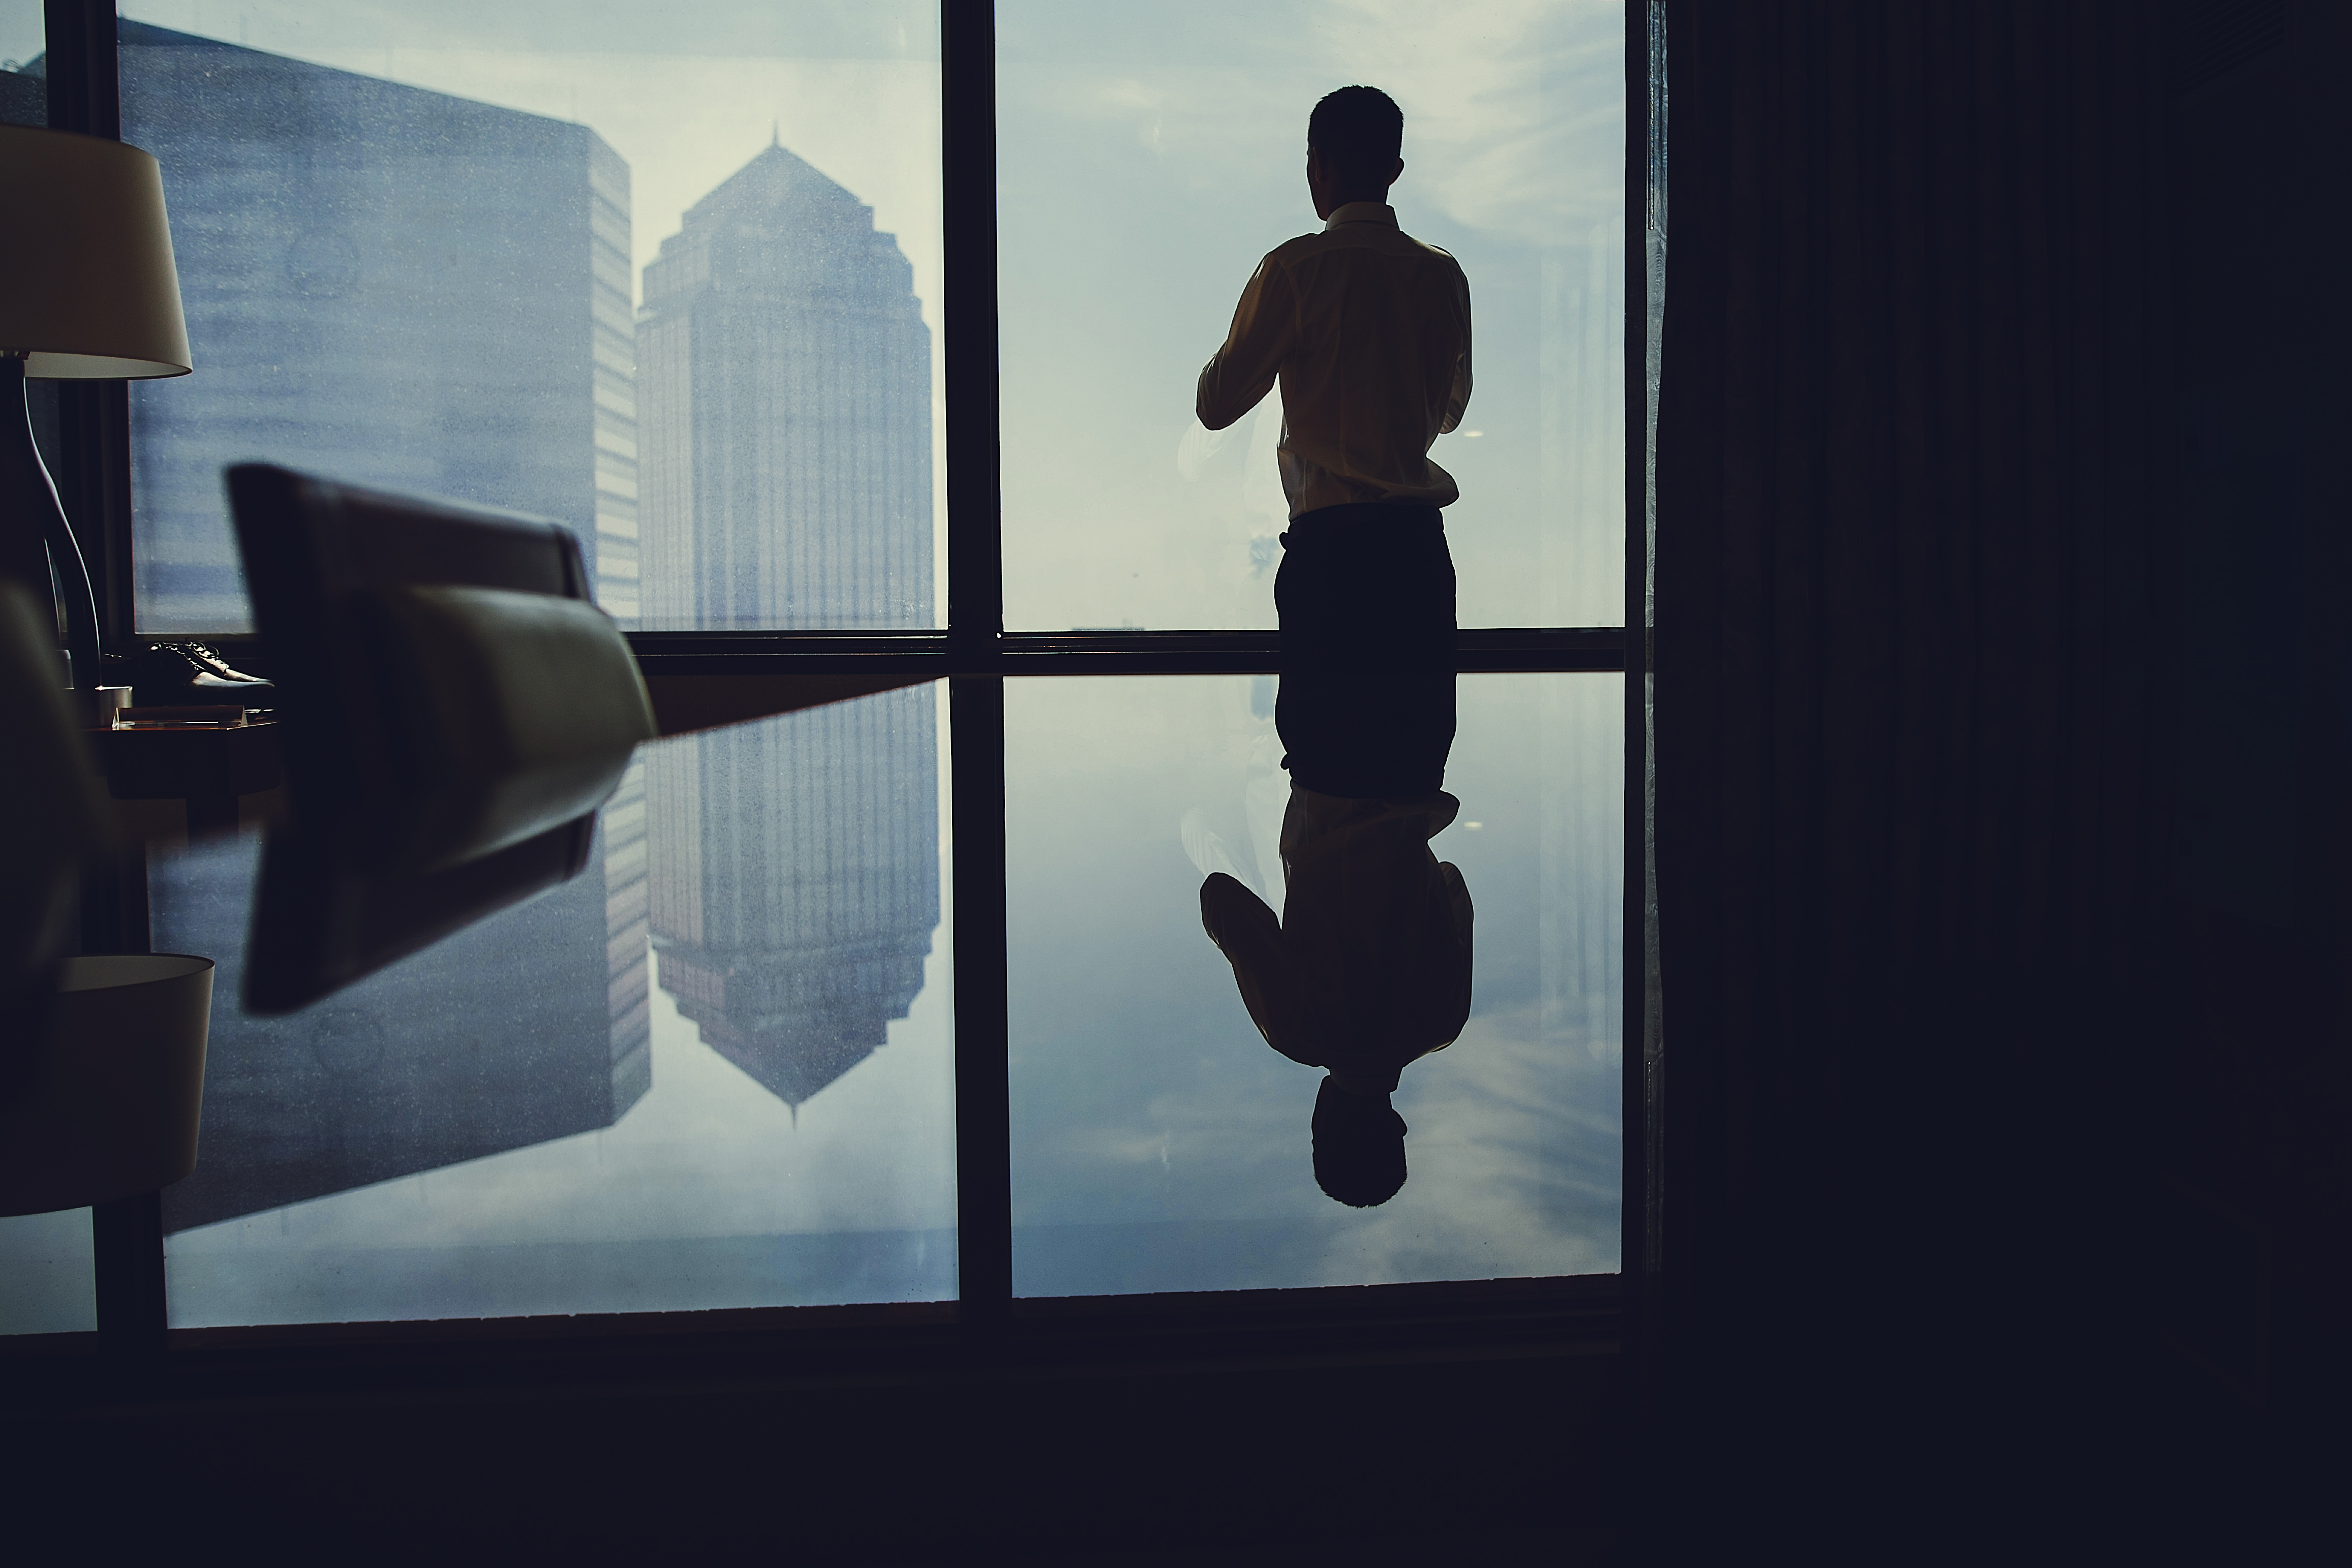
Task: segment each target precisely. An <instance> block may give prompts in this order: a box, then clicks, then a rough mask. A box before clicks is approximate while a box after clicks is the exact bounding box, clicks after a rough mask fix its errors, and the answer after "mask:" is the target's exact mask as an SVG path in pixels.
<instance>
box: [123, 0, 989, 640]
mask: <svg viewBox="0 0 2352 1568" xmlns="http://www.w3.org/2000/svg"><path fill="white" fill-rule="evenodd" d="M938 56H939V47H938V15H937V12H936V10H935V9H932V8H929V7H925V6H923V5H895V6H894V5H867V6H859V7H823V8H818V7H805V6H782V7H779V6H774V5H755V4H735V5H720V4H708V5H688V6H677V7H663V8H659V9H645V8H629V7H617V6H607V7H597V8H593V9H591V10H587V11H583V9H582V8H581V7H579V6H576V5H570V4H562V3H554V0H551V3H549V4H542V5H497V6H488V7H485V6H479V5H461V4H454V3H448V4H427V5H402V6H398V7H391V8H387V7H383V6H377V5H346V4H332V3H330V4H320V5H255V6H239V7H236V8H235V10H234V11H231V10H230V9H229V8H227V7H224V6H221V5H205V4H203V3H201V0H178V3H176V4H175V3H173V0H132V3H131V4H127V5H124V6H123V7H122V21H121V80H122V100H123V134H124V137H125V138H126V139H127V140H129V141H133V142H135V143H137V144H138V145H140V146H142V147H145V148H147V149H148V150H149V151H150V152H153V153H154V154H155V155H156V156H157V158H158V159H160V160H161V161H162V162H163V178H164V181H165V184H166V186H167V188H168V190H169V193H170V194H169V201H170V204H171V211H172V228H173V246H174V247H175V249H176V251H177V253H178V258H179V265H180V273H181V283H182V295H183V298H184V300H185V303H186V307H187V314H188V335H189V341H190V345H191V347H192V349H193V350H194V355H195V359H196V362H197V367H198V371H197V374H196V375H195V376H194V377H191V378H188V379H186V380H185V381H184V382H180V383H176V384H174V385H172V386H169V387H165V386H161V385H154V386H147V385H142V386H140V387H138V388H136V389H135V390H134V392H133V399H134V403H133V426H132V429H133V447H132V452H133V481H134V487H133V496H134V501H133V516H134V518H135V524H136V530H137V532H136V541H137V563H138V565H137V590H138V592H137V600H138V615H139V623H140V627H141V629H142V630H143V631H148V632H159V633H160V632H205V631H211V632H222V631H234V630H241V629H243V628H244V627H245V625H246V624H247V620H246V611H245V601H244V594H243V590H242V587H241V585H240V580H239V575H238V571H237V567H236V549H235V547H234V544H233V542H232V540H231V538H230V536H229V530H228V524H227V518H226V508H225V504H224V498H223V496H222V493H221V486H220V482H219V473H220V469H221V466H222V465H224V464H225V463H229V462H235V461H239V460H245V459H256V458H258V459H262V460H267V461H274V462H282V463H286V464H288V465H293V466H299V467H304V468H309V469H312V470H316V471H320V472H324V473H330V474H334V475H337V476H341V477H342V478H344V479H347V480H350V481H352V482H354V483H361V484H373V485H382V486H388V487H392V488H397V489H404V490H412V491H425V492H428V493H433V494H437V495H444V496H449V497H456V498H457V499H461V500H466V501H471V502H477V503H483V504H488V505H492V506H499V507H513V508H515V509H517V510H520V511H524V512H530V513H532V514H535V515H538V516H541V517H554V518H557V519H559V520H560V521H562V522H564V523H567V524H569V525H571V526H572V528H574V529H575V530H576V531H577V532H578V533H579V534H580V537H581V538H582V540H583V542H584V543H587V544H588V545H589V547H590V553H591V559H592V564H593V567H594V569H595V571H596V574H597V597H598V599H599V601H601V602H603V603H604V606H605V607H606V608H607V609H608V610H610V611H611V612H613V613H614V615H616V616H618V617H620V618H621V619H622V620H623V622H625V624H628V625H632V626H644V627H648V628H679V629H704V628H755V627H791V628H824V629H856V630H877V629H888V628H907V627H924V626H930V625H934V624H936V623H937V622H938V621H939V619H940V590H941V587H942V584H941V583H940V572H939V571H938V570H936V560H937V558H938V556H939V553H940V546H941V541H942V539H943V538H944V528H945V511H944V506H943V503H942V501H941V496H942V494H943V491H942V486H941V482H940V462H939V459H938V448H939V445H940V440H941V428H942V423H943V421H942V418H941V415H940V408H939V406H938V394H937V391H936V389H937V386H938V377H937V375H936V373H935V369H936V361H937V350H936V339H937V335H938V332H939V329H940V307H941V299H940V296H941V285H940V121H939V106H940V90H939V65H938Z"/></svg>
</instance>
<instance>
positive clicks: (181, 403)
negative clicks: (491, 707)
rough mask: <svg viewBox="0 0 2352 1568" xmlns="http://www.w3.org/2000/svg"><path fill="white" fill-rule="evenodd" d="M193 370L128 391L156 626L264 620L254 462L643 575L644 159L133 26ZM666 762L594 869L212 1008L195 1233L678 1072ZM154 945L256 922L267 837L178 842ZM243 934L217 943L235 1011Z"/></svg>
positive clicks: (483, 110) (200, 938)
mask: <svg viewBox="0 0 2352 1568" xmlns="http://www.w3.org/2000/svg"><path fill="white" fill-rule="evenodd" d="M121 79H122V97H123V115H124V131H125V137H126V139H127V140H129V141H133V142H135V143H136V144H138V145H140V146H142V147H144V148H146V149H147V150H148V151H149V152H152V153H154V154H155V156H156V158H157V159H158V160H159V161H160V162H161V163H162V165H163V183H164V191H165V200H166V203H167V204H168V206H169V209H170V213H171V219H172V241H173V249H174V251H175V253H176V256H177V261H178V266H179V272H180V284H181V295H182V298H183V300H184V304H185V308H186V312H187V320H188V336H189V340H190V344H191V347H192V348H193V350H194V357H195V362H196V373H195V374H194V375H192V376H187V377H183V378H180V379H179V380H176V381H174V382H172V383H171V384H170V386H169V388H168V390H167V389H166V388H164V387H163V386H162V385H161V384H158V383H140V384H136V385H134V388H133V392H132V399H133V402H132V483H133V521H134V528H135V529H136V531H137V538H136V558H137V560H138V565H139V574H140V575H139V581H138V585H137V589H138V612H139V620H140V629H141V630H142V632H149V633H160V632H223V631H233V630H237V629H240V628H242V627H243V626H245V625H246V624H247V612H246V604H245V595H244V591H243V587H242V584H241V580H240V574H239V572H238V569H237V564H236V546H235V542H234V538H233V536H232V534H231V531H230V529H229V526H228V518H227V514H226V499H225V497H224V494H223V489H222V484H221V471H222V469H223V468H224V467H225V466H226V465H228V464H231V463H235V462H240V461H245V460H248V459H260V460H264V461H270V462H278V463H283V464H286V465H289V466H292V467H297V468H301V469H304V470H307V471H310V472H315V473H319V474H322V475H325V476H329V477H331V478H335V479H339V480H343V481H347V482H352V483H357V484H362V485H372V486H382V487H384V488H387V489H395V490H404V491H411V492H423V493H427V494H433V495H439V496H445V497H451V498H454V499H457V500H459V501H465V502H474V503H481V504H487V505H490V506H496V507H510V508H513V509H515V510H519V511H523V512H528V513H532V514H535V515H537V516H541V517H551V518H554V519H555V520H557V521H559V522H562V523H563V524H565V525H567V526H569V527H570V528H572V529H573V531H574V532H576V533H577V534H578V535H579V536H580V538H581V540H582V543H583V546H584V547H585V549H586V550H587V553H588V556H589V559H590V564H591V567H592V569H593V571H594V573H595V579H596V582H597V587H598V594H599V598H600V600H601V601H603V602H604V605H605V607H606V608H607V609H608V610H610V611H612V612H614V614H615V615H617V616H619V617H621V618H622V619H623V621H624V623H625V624H626V623H629V622H632V621H633V620H634V619H635V615H636V613H637V611H638V603H637V598H636V585H637V581H638V560H637V545H636V517H635V504H636V497H635V489H636V476H635V467H636V449H635V441H636V431H635V417H636V409H635V368H634V360H635V338H634V323H633V321H632V311H631V305H630V291H629V171H628V166H627V165H626V164H625V162H623V161H622V160H621V158H620V157H619V155H618V154H616V153H615V152H614V151H613V150H612V149H611V148H610V147H608V146H606V145H605V144H604V141H602V140H601V139H599V138H598V137H597V135H596V134H595V132H593V131H590V130H589V129H588V128H587V127H585V126H582V125H573V124H567V123H564V122H562V121H560V120H549V119H545V118H543V117H541V116H537V115H530V114H521V113H518V112H515V111H513V110H505V109H499V108H497V107H494V106H492V105H488V104H484V103H477V102H473V101H470V100H468V99H461V98H456V97H452V96H449V95H447V94H444V93H436V92H428V91H425V90H423V89H416V88H411V87H404V86H402V85H400V84H397V83H394V82H388V81H382V80H378V79H375V78H370V77H366V76H361V75H356V74H354V73H352V72H348V71H341V70H333V69H329V68H325V67H321V66H316V65H311V64H308V63H305V62H303V61H299V60H295V59H290V58H287V57H282V56H278V55H271V54H267V53H264V52H262V51H259V50H256V49H247V48H242V47H236V46H234V45H229V44H225V43H221V42H218V41H215V40H213V39H208V38H201V37H193V36H191V35H187V34H183V33H173V32H168V31H165V30H164V29H162V28H158V27H152V26H144V25H142V24H139V23H134V22H130V21H125V22H123V23H121ZM645 826H646V824H645V806H644V795H643V779H642V775H641V773H639V772H637V771H635V770H633V772H632V777H631V779H630V782H628V783H627V784H625V786H624V788H623V790H622V792H621V793H620V794H619V795H618V796H616V798H615V799H614V801H613V802H612V804H611V806H610V807H609V808H608V810H607V813H606V817H605V821H604V825H603V830H602V832H601V833H600V837H599V847H598V851H597V853H596V856H595V860H594V863H593V864H592V865H591V866H590V868H589V869H588V871H586V872H585V873H583V874H582V875H581V876H579V877H577V878H575V879H573V880H572V882H571V883H567V884H566V885H564V886H562V887H561V888H558V889H556V890H554V891H553V892H551V893H550V894H547V895H546V896H544V897H541V898H540V899H537V900H534V901H532V902H530V903H529V904H523V905H521V906H519V907H517V908H515V909H511V910H509V911H506V912H504V913H502V914H500V915H497V916H495V917H493V918H492V919H490V920H488V921H487V922H485V923H483V924H482V925H478V926H477V927H475V928H473V929H472V930H469V931H467V932H464V933H462V934H460V935H459V936H456V937H453V938H451V939H449V940H447V941H446V942H443V943H440V944H437V945H436V946H434V947H432V948H430V949H428V950H426V951H425V952H424V953H422V954H419V955H417V956H414V957H412V958H409V959H407V960H405V961H404V962H402V963H400V964H396V965H394V966H393V967H391V968H390V969H388V970H385V971H384V972H383V973H381V974H379V975H376V976H373V977H370V978H369V979H368V980H366V981H364V982H362V984H360V985H358V986H356V987H353V988H351V989H350V990H348V991H346V992H344V993H341V995H339V996H338V997H335V998H330V999H329V1000H328V1001H326V1002H323V1003H321V1004H320V1005H318V1006H317V1007H314V1008H312V1009H307V1010H306V1011H304V1012H303V1013H301V1014H299V1015H297V1016H296V1017H295V1018H293V1019H282V1020H266V1019H249V1018H246V1017H244V1016H242V1014H241V1013H240V1012H239V1011H238V1009H236V1008H235V1007H234V1005H233V1004H232V1005H224V1006H222V1007H221V1008H220V1009H218V1010H217V1011H216V1014H215V1024H214V1029H213V1034H212V1041H211V1050H210V1055H209V1060H208V1062H207V1071H206V1085H205V1089H206V1092H205V1126H204V1132H203V1139H204V1149H205V1157H204V1161H203V1163H202V1164H201V1165H200V1166H199V1167H198V1169H197V1172H196V1174H195V1175H194V1176H192V1177H191V1178H189V1180H187V1181H186V1182H184V1183H182V1184H180V1185H179V1186H175V1187H174V1188H173V1189H172V1192H171V1194H170V1196H169V1197H168V1199H167V1216H168V1220H169V1223H170V1224H171V1226H172V1228H175V1229H177V1228H185V1227H187V1226H192V1225H201V1224H205V1223H208V1222H211V1221H214V1220H217V1219H222V1218H230V1217H233V1216H236V1215H241V1214H249V1213H253V1212H256V1211H257V1210H262V1209H268V1208H272V1207H278V1206H280V1205H283V1204H287V1203H289V1202H294V1201H297V1200H299V1199H303V1198H309V1197H320V1196H322V1195H324V1194H327V1193H331V1192H339V1191H342V1190H345V1189H348V1188H351V1187H354V1186H363V1185H366V1184H368V1183H372V1182H376V1181H381V1180H384V1179H386V1178H388V1177H392V1176H404V1175H409V1174H413V1173H415V1172H417V1171H424V1170H432V1169H436V1168H439V1167H441V1166H447V1165H451V1164H455V1163H457V1162H458V1161H460V1160H466V1159H471V1158H476V1157H478V1156H480V1155H488V1154H493V1153H498V1152H500V1151H502V1150H507V1149H512V1148H519V1147H523V1146H526V1145H532V1144H537V1143H541V1142H545V1141H547V1140H549V1139H551V1138H557V1137H562V1136H565V1135H568V1134H574V1133H579V1132H584V1131H588V1130H590V1129H593V1128H597V1127H604V1126H607V1125H610V1124H612V1123H613V1121H614V1120H615V1119H616V1118H617V1117H618V1116H619V1115H620V1114H621V1113H623V1112H625V1110H627V1109H628V1107H629V1106H630V1105H632V1104H634V1103H635V1102H636V1101H637V1099H638V1098H640V1097H641V1096H642V1095H643V1094H644V1093H645V1092H646V1089H647V1087H648V1086H649V1085H650V1082H651V1057H650V1053H649V1051H648V1026H649V1007H648V1004H649V992H648V988H647V963H646V945H647V926H646V909H647V894H646V839H645ZM154 881H155V888H154V910H155V937H156V940H157V942H158V945H159V946H164V947H171V946H184V947H185V948H186V950H192V951H198V952H211V953H219V952H220V951H221V949H222V948H223V947H224V946H228V945H230V944H232V943H235V942H236V941H239V940H241V939H242V936H243V934H244V932H245V929H246V925H247V921H246V917H245V910H246V907H247V899H248V898H249V896H250V894H249V890H250V887H251V869H250V857H249V855H248V854H246V853H242V852H232V851H231V850H230V849H228V848H226V847H224V848H221V849H219V850H216V851H212V852H205V853H202V854H198V855H194V856H191V857H188V858H186V859H184V860H179V861H172V862H159V864H158V869H157V872H156V874H155V879H154ZM236 967H237V965H236V956H235V955H234V954H231V955H229V956H226V957H225V958H224V960H223V968H222V973H221V976H220V985H221V995H222V997H223V998H224V1002H225V1003H226V1002H227V1001H228V999H229V998H234V997H235V995H236V991H235V985H236Z"/></svg>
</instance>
